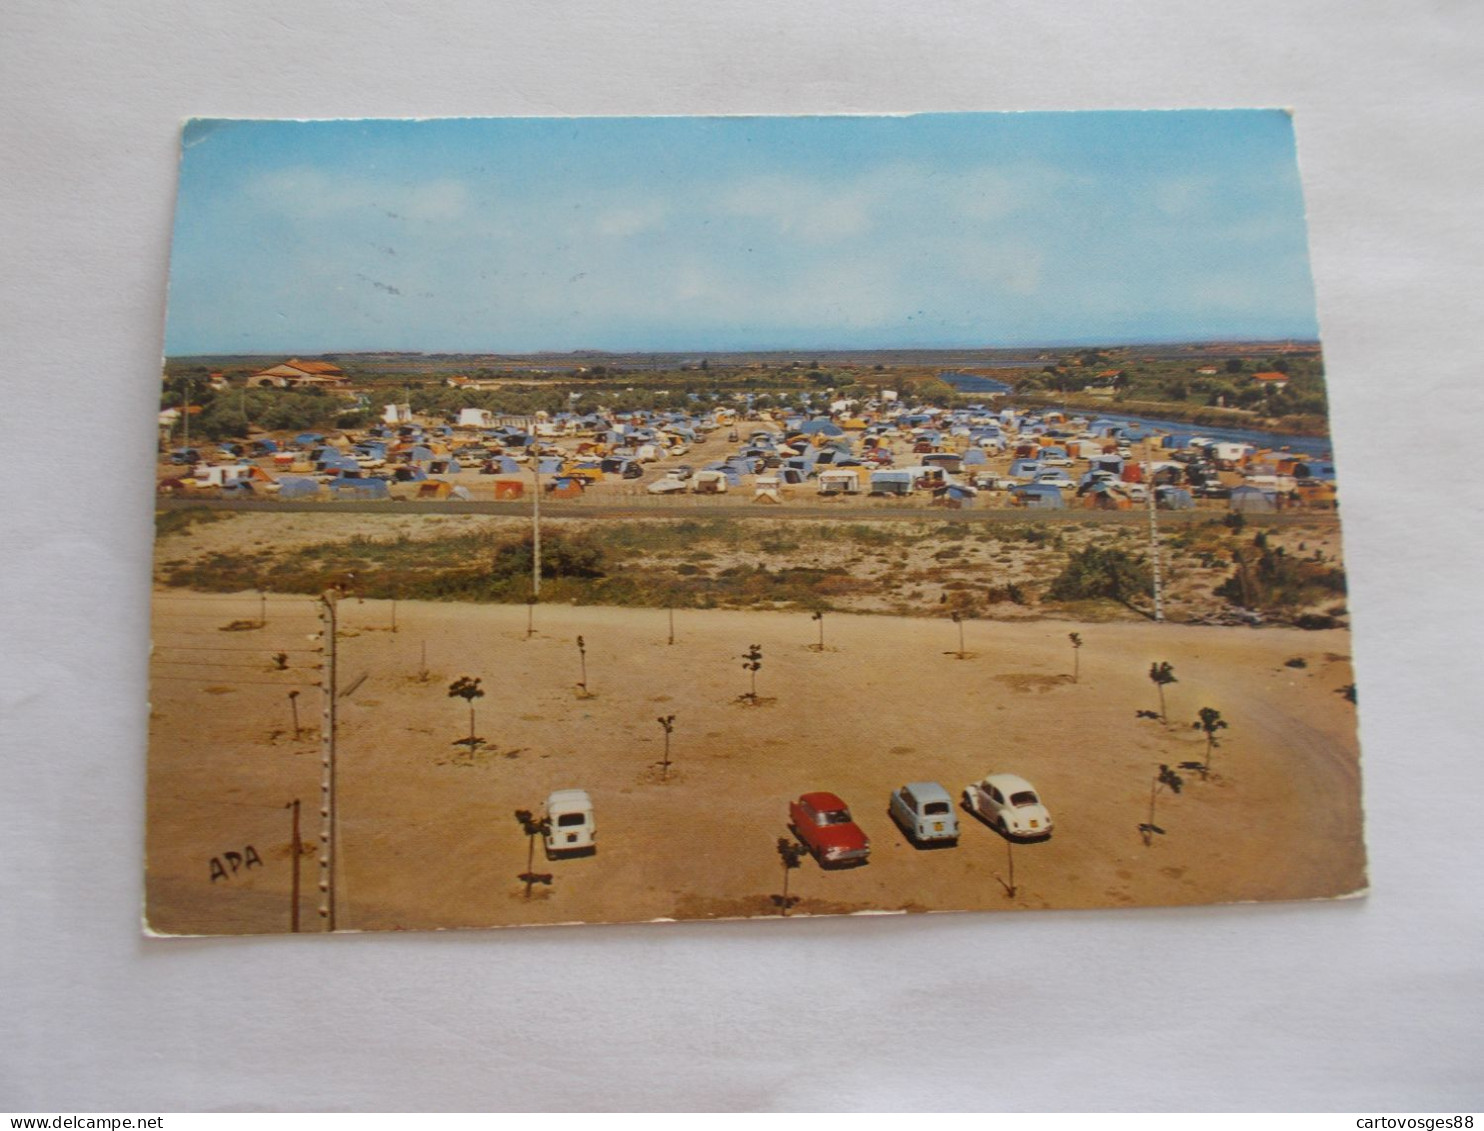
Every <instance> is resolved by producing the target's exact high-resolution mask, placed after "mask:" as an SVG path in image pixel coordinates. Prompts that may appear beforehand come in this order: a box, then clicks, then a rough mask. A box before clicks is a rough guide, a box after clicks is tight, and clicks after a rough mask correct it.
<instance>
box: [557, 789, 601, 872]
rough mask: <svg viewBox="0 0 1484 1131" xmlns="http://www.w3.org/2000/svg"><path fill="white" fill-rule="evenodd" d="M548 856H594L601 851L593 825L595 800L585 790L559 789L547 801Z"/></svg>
mask: <svg viewBox="0 0 1484 1131" xmlns="http://www.w3.org/2000/svg"><path fill="white" fill-rule="evenodd" d="M546 818H547V828H546V854H547V855H548V856H559V855H565V854H568V853H572V854H576V853H591V852H596V851H597V850H598V829H597V825H596V823H595V822H594V821H593V799H592V798H591V797H589V796H588V794H587V790H585V789H559V790H557V791H556V792H555V793H553V794H552V795H551V796H550V797H548V798H547V799H546Z"/></svg>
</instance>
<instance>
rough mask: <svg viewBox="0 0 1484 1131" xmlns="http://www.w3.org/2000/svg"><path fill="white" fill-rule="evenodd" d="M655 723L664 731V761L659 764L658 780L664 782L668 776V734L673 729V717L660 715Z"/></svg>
mask: <svg viewBox="0 0 1484 1131" xmlns="http://www.w3.org/2000/svg"><path fill="white" fill-rule="evenodd" d="M655 722H657V723H659V724H660V726H661V727H663V728H664V731H665V760H664V761H663V762H661V763H660V780H661V781H664V780H665V779H667V778H669V776H670V732H671V731H673V730H674V729H675V716H674V715H661V716H660V717H659V718H657V719H655Z"/></svg>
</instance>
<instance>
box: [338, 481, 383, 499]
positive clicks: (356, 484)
mask: <svg viewBox="0 0 1484 1131" xmlns="http://www.w3.org/2000/svg"><path fill="white" fill-rule="evenodd" d="M329 488H330V494H331V495H332V496H333V497H334V498H336V499H388V498H391V496H390V494H388V492H387V488H386V480H385V479H331V480H330V482H329Z"/></svg>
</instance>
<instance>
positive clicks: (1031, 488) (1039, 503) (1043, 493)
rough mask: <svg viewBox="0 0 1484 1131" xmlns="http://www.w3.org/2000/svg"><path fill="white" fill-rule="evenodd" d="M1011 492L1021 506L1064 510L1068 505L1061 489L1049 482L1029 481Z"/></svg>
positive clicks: (1034, 508)
mask: <svg viewBox="0 0 1484 1131" xmlns="http://www.w3.org/2000/svg"><path fill="white" fill-rule="evenodd" d="M1010 493H1011V494H1012V495H1014V496H1015V500H1016V502H1018V503H1020V505H1021V506H1023V507H1029V508H1031V509H1032V510H1062V509H1064V508H1065V507H1066V505H1067V504H1066V500H1064V499H1063V498H1062V497H1061V489H1060V488H1057V487H1053V486H1051V485H1050V484H1049V483H1028V484H1026V485H1025V486H1023V487H1016V488H1015V489H1014V490H1012V491H1011V492H1010Z"/></svg>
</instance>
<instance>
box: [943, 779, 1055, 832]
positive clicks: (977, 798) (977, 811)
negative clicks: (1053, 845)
mask: <svg viewBox="0 0 1484 1131" xmlns="http://www.w3.org/2000/svg"><path fill="white" fill-rule="evenodd" d="M964 808H965V809H967V810H968V811H969V812H970V813H973V814H974V815H975V816H976V817H978V818H980V820H983V821H985V822H987V823H988V824H990V825H992V826H994V827H995V828H997V829H999V830H1000V832H1002V833H1003V834H1004V835H1005V836H1007V837H1010V838H1011V839H1012V840H1037V839H1041V838H1044V837H1049V836H1050V835H1051V828H1052V822H1051V814H1050V813H1049V812H1048V811H1047V809H1046V806H1045V805H1043V804H1041V798H1040V795H1039V794H1037V793H1036V788H1035V786H1033V785H1031V783H1030V782H1028V781H1026V780H1025V779H1024V778H1022V777H1018V776H1017V775H1015V774H990V775H989V776H988V777H986V778H984V779H983V780H981V781H977V782H974V783H973V784H972V785H970V786H968V787H967V788H966V789H965V790H964Z"/></svg>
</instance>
